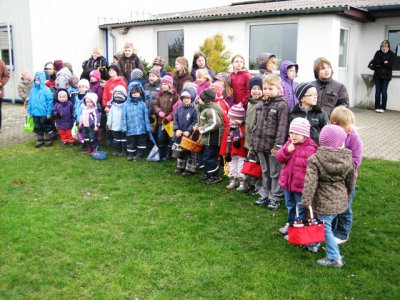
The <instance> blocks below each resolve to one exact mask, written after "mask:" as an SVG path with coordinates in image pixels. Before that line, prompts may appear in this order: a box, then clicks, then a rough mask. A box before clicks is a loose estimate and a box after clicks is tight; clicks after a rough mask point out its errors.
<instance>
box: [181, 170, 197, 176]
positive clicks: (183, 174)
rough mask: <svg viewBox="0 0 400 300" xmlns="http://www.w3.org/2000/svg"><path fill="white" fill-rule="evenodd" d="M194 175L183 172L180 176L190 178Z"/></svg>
mask: <svg viewBox="0 0 400 300" xmlns="http://www.w3.org/2000/svg"><path fill="white" fill-rule="evenodd" d="M194 174H195V173H192V172H190V171H184V172H183V173H182V176H183V177H189V176H192V175H194Z"/></svg>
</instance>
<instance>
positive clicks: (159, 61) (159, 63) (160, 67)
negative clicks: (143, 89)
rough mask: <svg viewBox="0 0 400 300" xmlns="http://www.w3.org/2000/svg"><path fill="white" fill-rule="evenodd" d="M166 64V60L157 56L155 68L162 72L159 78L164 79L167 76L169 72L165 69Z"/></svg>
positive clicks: (154, 61)
mask: <svg viewBox="0 0 400 300" xmlns="http://www.w3.org/2000/svg"><path fill="white" fill-rule="evenodd" d="M164 64H165V60H164V58H163V57H162V56H157V57H156V58H155V59H154V60H153V68H155V69H157V70H159V71H160V76H158V77H160V78H161V77H164V76H165V75H167V71H166V70H165V69H164Z"/></svg>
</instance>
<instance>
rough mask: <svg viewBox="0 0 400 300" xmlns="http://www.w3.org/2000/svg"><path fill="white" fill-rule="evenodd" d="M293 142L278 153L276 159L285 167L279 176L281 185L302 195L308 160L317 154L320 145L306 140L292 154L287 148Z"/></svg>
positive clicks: (296, 146) (288, 142)
mask: <svg viewBox="0 0 400 300" xmlns="http://www.w3.org/2000/svg"><path fill="white" fill-rule="evenodd" d="M290 143H291V140H290V139H289V140H288V141H287V142H286V144H285V145H284V146H283V147H282V148H281V149H279V150H278V152H276V159H277V160H278V161H279V162H280V163H283V164H284V166H283V168H282V170H281V173H280V174H279V185H280V186H281V187H282V188H283V189H285V190H287V191H291V192H296V193H302V192H303V186H304V178H305V176H306V168H307V160H308V158H309V157H310V156H311V155H313V154H314V153H315V152H317V148H318V145H317V144H316V143H315V142H314V141H313V140H312V139H311V138H306V139H305V140H304V142H302V143H299V144H296V145H295V149H294V151H293V152H292V153H289V152H288V150H287V148H288V146H289V144H290Z"/></svg>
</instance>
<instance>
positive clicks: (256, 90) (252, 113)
mask: <svg viewBox="0 0 400 300" xmlns="http://www.w3.org/2000/svg"><path fill="white" fill-rule="evenodd" d="M249 88H250V98H249V100H248V101H247V110H246V117H245V122H244V123H245V134H244V147H245V148H246V149H247V150H248V151H250V150H252V149H251V147H250V141H251V136H252V131H251V129H252V127H253V124H254V119H255V117H256V108H257V104H258V103H259V102H261V101H262V97H263V87H262V79H261V77H258V76H254V77H252V78H251V79H250V81H249ZM253 152H254V151H250V153H249V154H252V153H253ZM251 158H252V159H255V157H254V155H252V157H251ZM261 186H262V185H261V180H260V179H259V178H251V184H250V185H248V188H247V189H245V190H244V192H245V193H247V194H250V195H256V194H257V192H258V190H259V189H260V188H261Z"/></svg>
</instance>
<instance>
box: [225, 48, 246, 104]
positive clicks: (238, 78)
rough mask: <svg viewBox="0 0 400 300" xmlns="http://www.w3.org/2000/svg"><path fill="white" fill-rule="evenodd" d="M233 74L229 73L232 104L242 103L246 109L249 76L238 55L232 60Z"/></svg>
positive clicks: (241, 57) (242, 60) (242, 59)
mask: <svg viewBox="0 0 400 300" xmlns="http://www.w3.org/2000/svg"><path fill="white" fill-rule="evenodd" d="M231 63H232V66H233V72H232V73H231V75H230V77H231V86H232V89H233V102H234V103H235V104H238V103H242V105H243V107H244V108H245V109H246V108H247V100H248V99H249V96H250V91H249V80H250V78H251V75H250V74H249V72H248V71H247V70H246V69H245V68H244V58H243V56H241V55H240V54H236V55H235V56H234V57H233V58H232V61H231Z"/></svg>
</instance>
